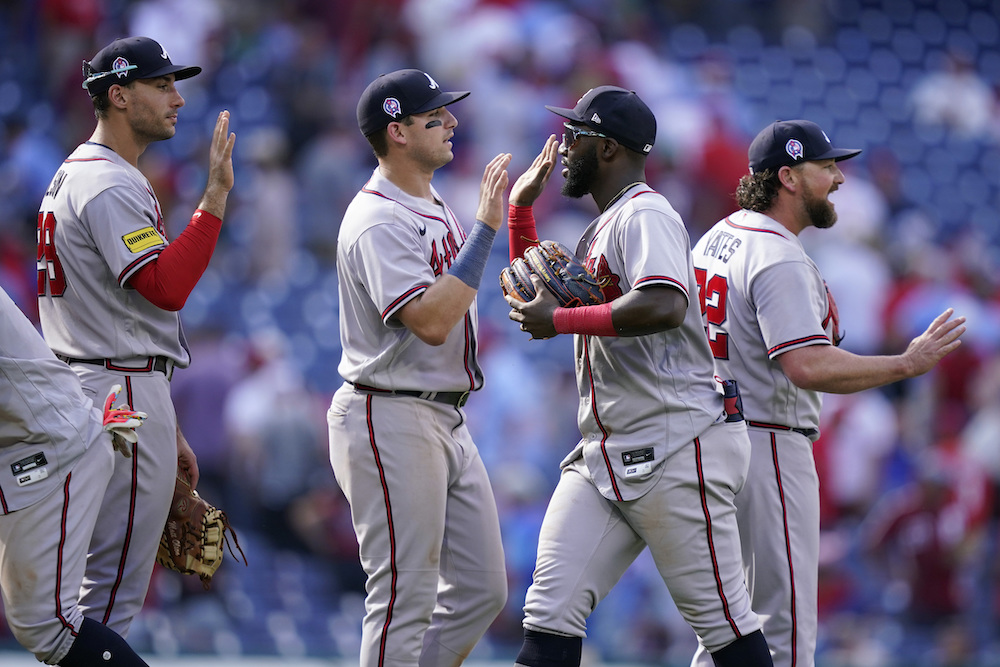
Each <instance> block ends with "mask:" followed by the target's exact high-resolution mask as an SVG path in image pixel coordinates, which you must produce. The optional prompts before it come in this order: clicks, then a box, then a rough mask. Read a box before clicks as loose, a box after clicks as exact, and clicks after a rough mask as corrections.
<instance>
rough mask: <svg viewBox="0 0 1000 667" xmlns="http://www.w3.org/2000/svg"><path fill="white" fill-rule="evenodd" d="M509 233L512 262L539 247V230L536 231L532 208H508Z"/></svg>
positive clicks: (509, 206) (511, 205)
mask: <svg viewBox="0 0 1000 667" xmlns="http://www.w3.org/2000/svg"><path fill="white" fill-rule="evenodd" d="M507 232H508V234H509V235H510V261H512V262H513V261H514V260H515V259H517V258H518V257H522V256H523V255H524V251H525V250H527V249H528V248H530V247H531V246H533V245H538V230H537V229H535V215H534V213H532V211H531V207H530V206H514V205H513V204H509V205H508V207H507Z"/></svg>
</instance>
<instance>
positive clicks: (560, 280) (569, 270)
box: [500, 241, 604, 308]
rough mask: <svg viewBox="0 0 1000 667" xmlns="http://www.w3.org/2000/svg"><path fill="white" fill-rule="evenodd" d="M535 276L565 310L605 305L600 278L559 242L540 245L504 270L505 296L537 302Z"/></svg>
mask: <svg viewBox="0 0 1000 667" xmlns="http://www.w3.org/2000/svg"><path fill="white" fill-rule="evenodd" d="M532 273H534V274H535V275H537V276H538V277H539V278H541V279H542V284H544V285H545V287H546V289H548V290H549V292H551V293H552V294H553V295H554V296H555V297H556V299H557V300H558V301H559V305H560V306H563V307H564V308H575V307H576V306H592V305H595V304H599V303H604V294H603V293H602V292H601V285H600V283H599V282H598V280H597V278H596V277H594V274H593V273H591V272H590V270H589V269H587V267H586V266H584V265H583V264H582V263H581V262H580V260H578V259H577V258H576V256H575V255H574V254H573V253H572V252H570V250H569V248H567V247H566V246H564V245H563V244H561V243H559V242H558V241H542V242H541V243H539V244H538V245H537V246H531V247H530V248H528V249H527V250H525V251H524V259H523V260H522V259H520V258H518V259H515V260H514V261H513V262H511V265H510V267H509V268H505V269H504V270H503V271H501V272H500V287H501V289H503V293H504V294H505V295H510V296H511V297H513V298H515V299H517V300H518V301H531V300H532V299H534V298H535V288H534V286H533V285H532V283H531V274H532Z"/></svg>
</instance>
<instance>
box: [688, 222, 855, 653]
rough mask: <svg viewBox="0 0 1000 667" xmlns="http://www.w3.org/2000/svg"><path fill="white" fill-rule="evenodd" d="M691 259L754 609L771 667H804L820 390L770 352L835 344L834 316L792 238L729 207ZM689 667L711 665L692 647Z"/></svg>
mask: <svg viewBox="0 0 1000 667" xmlns="http://www.w3.org/2000/svg"><path fill="white" fill-rule="evenodd" d="M694 262H695V266H696V267H697V268H696V270H697V274H698V281H699V285H700V287H701V292H702V295H703V301H704V314H705V320H706V325H707V330H708V335H709V338H710V340H711V345H712V350H713V353H714V355H715V358H716V364H717V367H718V368H719V373H720V374H723V375H726V376H727V377H732V378H734V379H736V380H737V381H738V382H739V386H740V390H741V394H742V398H743V410H744V414H745V415H746V418H747V423H748V424H749V426H750V428H749V434H750V442H751V447H752V453H751V460H750V473H749V475H748V476H747V482H746V484H745V485H744V487H743V489H742V490H741V491H740V492H739V494H738V495H737V496H736V506H737V511H738V512H737V518H738V520H739V527H740V535H741V537H742V544H743V552H744V554H743V560H744V562H745V563H746V571H747V584H748V587H749V589H750V594H751V598H752V601H753V608H754V610H755V611H756V612H757V613H759V614H760V615H761V618H762V619H763V622H764V635H765V636H766V637H767V642H768V646H769V648H770V649H771V654H772V657H773V660H774V664H775V665H779V666H782V667H790V666H791V665H797V666H798V667H812V665H813V664H814V660H815V657H814V654H815V648H816V632H817V605H818V602H817V594H818V593H817V591H818V576H819V575H818V564H819V480H818V477H817V474H816V464H815V461H814V459H813V454H812V441H813V440H814V439H815V438H817V437H818V435H819V430H818V429H819V418H820V408H821V401H822V398H821V394H820V393H819V392H816V391H811V390H806V389H800V388H798V387H796V386H795V385H794V384H792V382H791V381H790V380H789V379H788V377H787V376H786V375H785V374H784V372H783V371H782V369H781V365H780V363H779V362H778V361H777V357H778V356H779V355H781V354H782V353H783V352H787V351H788V350H793V349H796V348H800V347H803V346H807V345H830V344H831V343H836V342H839V339H840V333H839V331H838V326H839V323H838V319H837V309H836V305H835V303H834V301H833V297H832V295H831V294H830V293H829V291H828V290H827V288H826V284H825V282H824V281H823V278H822V276H821V275H820V272H819V270H818V269H817V267H816V265H815V264H814V263H813V262H812V260H811V259H810V258H809V257H808V256H807V255H806V253H805V251H804V250H803V248H802V244H801V243H800V242H799V239H798V237H797V236H796V235H794V234H792V233H791V232H790V231H788V230H787V229H786V228H785V227H784V226H783V225H781V224H779V223H778V222H777V221H775V220H773V219H771V218H769V217H768V216H766V215H763V214H760V213H755V212H752V211H746V210H742V211H738V212H736V213H734V214H732V215H730V216H729V217H727V218H725V219H724V220H721V221H720V222H718V223H717V224H716V225H715V226H714V227H712V228H711V229H710V230H709V231H708V232H707V233H706V234H705V235H704V236H703V237H702V238H701V239H700V240H699V241H698V243H697V244H696V245H695V247H694ZM694 664H696V665H698V666H699V667H709V666H710V665H712V664H713V663H712V660H711V658H710V657H709V656H708V655H707V654H706V653H705V652H704V651H702V652H700V653H699V654H698V655H697V656H696V657H695V660H694Z"/></svg>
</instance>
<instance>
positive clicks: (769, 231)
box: [726, 217, 787, 238]
mask: <svg viewBox="0 0 1000 667" xmlns="http://www.w3.org/2000/svg"><path fill="white" fill-rule="evenodd" d="M726 224H727V225H729V226H730V227H733V228H735V229H742V230H744V231H747V232H763V233H765V234H774V235H775V236H780V237H781V238H787V237H786V236H785V235H784V234H782V233H781V232H776V231H774V230H773V229H764V228H762V227H747V226H746V225H737V224H736V223H735V222H733V219H732V218H731V217H729V218H726Z"/></svg>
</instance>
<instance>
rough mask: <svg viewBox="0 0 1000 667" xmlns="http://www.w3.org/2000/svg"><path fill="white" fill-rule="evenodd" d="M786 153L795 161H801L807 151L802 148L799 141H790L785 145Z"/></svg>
mask: <svg viewBox="0 0 1000 667" xmlns="http://www.w3.org/2000/svg"><path fill="white" fill-rule="evenodd" d="M785 152H786V153H788V154H789V155H790V156H791V157H792V159H793V160H801V159H802V157H803V156H804V155H805V151H804V150H803V148H802V142H801V141H799V140H798V139H789V140H788V143H786V144H785Z"/></svg>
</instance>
